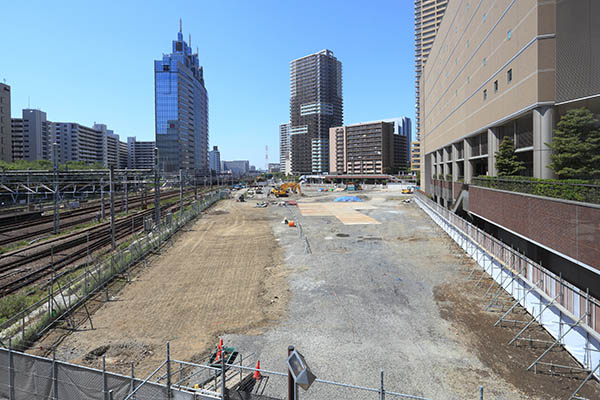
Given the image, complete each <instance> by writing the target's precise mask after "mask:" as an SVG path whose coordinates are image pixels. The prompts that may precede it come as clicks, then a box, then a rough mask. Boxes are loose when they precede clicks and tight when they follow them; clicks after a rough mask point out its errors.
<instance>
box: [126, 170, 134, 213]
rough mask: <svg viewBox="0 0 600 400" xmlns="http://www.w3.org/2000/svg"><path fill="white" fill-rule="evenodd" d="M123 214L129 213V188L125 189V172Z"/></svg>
mask: <svg viewBox="0 0 600 400" xmlns="http://www.w3.org/2000/svg"><path fill="white" fill-rule="evenodd" d="M134 190H135V187H134ZM125 213H126V214H128V213H129V188H128V187H127V172H125Z"/></svg>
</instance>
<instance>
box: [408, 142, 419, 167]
mask: <svg viewBox="0 0 600 400" xmlns="http://www.w3.org/2000/svg"><path fill="white" fill-rule="evenodd" d="M410 169H411V170H413V171H415V172H416V171H420V170H421V143H420V142H412V143H411V145H410Z"/></svg>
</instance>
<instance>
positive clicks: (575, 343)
mask: <svg viewBox="0 0 600 400" xmlns="http://www.w3.org/2000/svg"><path fill="white" fill-rule="evenodd" d="M416 200H417V204H418V205H419V206H420V207H421V208H422V209H423V210H424V211H425V212H426V213H427V214H428V215H429V216H430V217H431V218H432V219H433V220H434V221H435V222H436V223H437V224H438V225H440V226H441V227H442V228H443V229H444V230H445V231H446V232H447V233H448V234H449V235H450V236H451V238H452V239H453V240H454V241H456V242H457V243H458V244H459V246H461V247H462V248H463V249H465V251H467V253H468V254H469V255H470V256H471V257H472V258H473V259H475V261H476V262H477V264H478V265H479V266H481V267H482V268H483V269H484V274H488V275H489V276H490V277H491V278H492V279H493V280H495V281H496V282H497V283H499V284H500V287H501V288H502V289H504V291H506V292H508V294H510V295H511V296H512V297H513V298H514V299H515V300H516V302H515V303H514V305H513V307H511V309H509V311H508V312H510V311H512V310H513V309H514V307H516V306H517V305H521V306H523V307H524V308H525V309H526V310H527V311H528V312H529V313H530V314H531V315H532V320H531V321H530V323H529V324H528V325H527V326H529V325H530V324H531V323H532V322H533V321H537V322H538V323H539V324H540V325H542V326H543V327H544V328H545V329H546V331H547V332H548V333H549V334H550V335H551V336H552V337H553V338H555V339H556V341H555V342H554V344H553V345H552V346H554V345H555V344H561V345H562V346H563V347H564V348H565V349H566V350H567V351H568V352H569V353H570V354H571V355H572V356H573V358H574V359H575V360H577V361H578V362H579V363H580V364H581V365H582V366H583V368H582V371H584V372H589V373H590V375H589V376H591V375H592V374H594V373H595V371H597V367H596V366H597V365H598V364H600V334H599V333H600V321H599V317H600V301H598V300H597V299H595V298H594V297H592V296H590V294H589V291H588V290H584V289H581V288H578V287H576V286H574V285H572V284H570V283H569V282H567V281H565V280H564V279H562V277H561V276H558V275H556V274H554V273H552V272H551V271H549V270H547V269H546V268H544V267H543V266H542V265H540V264H538V263H536V262H535V261H533V260H531V259H529V258H528V257H526V256H525V255H524V254H522V253H520V252H519V251H518V250H515V249H513V248H511V247H510V246H508V245H507V244H505V243H503V242H502V241H500V240H498V239H496V238H495V237H494V236H492V235H490V234H489V233H487V232H485V231H483V230H481V229H479V228H478V227H476V226H474V225H472V224H471V223H469V222H468V221H466V220H464V219H463V218H461V217H460V216H458V215H456V214H454V213H453V212H451V211H450V210H448V209H446V208H444V207H442V206H440V205H439V204H437V203H435V202H433V201H432V200H431V199H429V198H428V197H427V196H426V195H425V194H424V193H421V192H418V193H417V194H416ZM482 277H483V274H482V275H481V277H480V280H481V279H482ZM491 304H492V303H491V302H490V305H491ZM542 306H543V307H542ZM488 307H489V306H488ZM508 312H507V314H508ZM550 315H554V316H555V317H553V318H550V317H549V316H550ZM505 316H506V314H505V315H504V316H503V317H502V318H504V317H505ZM556 316H558V318H556ZM502 318H501V319H502ZM499 321H500V320H499ZM573 327H577V329H576V330H575V329H572V328H573ZM524 329H526V328H524ZM524 329H523V330H524ZM521 333H522V332H520V333H519V334H517V336H516V337H515V338H514V339H513V341H514V340H516V339H518V337H519V336H520V334H521ZM513 341H511V343H512V342H513ZM545 354H546V353H544V354H543V355H542V356H540V358H538V359H537V360H536V361H535V362H534V363H533V364H531V365H530V366H529V368H528V369H530V368H532V367H534V368H535V367H536V364H537V363H538V362H540V359H541V357H543V356H544V355H545ZM542 364H544V363H541V362H540V365H542ZM558 367H560V366H558ZM589 376H588V378H589ZM596 377H598V376H596Z"/></svg>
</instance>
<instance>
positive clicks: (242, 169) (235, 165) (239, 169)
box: [223, 160, 250, 176]
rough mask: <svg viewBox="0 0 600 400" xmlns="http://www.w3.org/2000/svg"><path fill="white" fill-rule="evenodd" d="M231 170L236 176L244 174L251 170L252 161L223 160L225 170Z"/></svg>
mask: <svg viewBox="0 0 600 400" xmlns="http://www.w3.org/2000/svg"><path fill="white" fill-rule="evenodd" d="M225 171H231V173H232V174H233V175H234V176H243V175H246V174H247V173H248V172H249V171H250V161H248V160H235V161H223V172H225Z"/></svg>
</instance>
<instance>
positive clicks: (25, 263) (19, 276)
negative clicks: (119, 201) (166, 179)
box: [0, 193, 200, 296]
mask: <svg viewBox="0 0 600 400" xmlns="http://www.w3.org/2000/svg"><path fill="white" fill-rule="evenodd" d="M177 195H178V193H177ZM199 195H200V194H199ZM191 202H192V200H186V201H185V202H184V205H188V204H190V203H191ZM177 210H179V202H177V203H175V204H169V205H162V206H161V214H163V215H164V214H165V213H167V212H169V211H171V212H175V211H177ZM147 217H150V218H152V219H154V209H153V208H152V209H148V210H143V211H138V212H137V213H136V214H133V215H129V216H125V217H121V218H118V219H117V220H116V221H115V241H120V240H122V239H125V238H126V237H128V236H129V235H131V234H133V233H136V232H139V231H140V230H141V229H143V226H144V219H146V218H147ZM110 244H111V230H110V222H105V223H102V224H99V225H96V226H93V227H91V228H87V229H83V230H81V231H78V232H75V233H70V234H67V235H64V236H61V237H57V238H54V239H50V240H48V241H44V242H41V243H37V244H33V245H30V246H27V247H24V248H22V249H19V250H15V251H12V252H9V253H6V254H2V255H0V296H5V295H7V294H10V293H14V292H15V291H17V290H19V289H22V288H24V287H27V286H29V285H32V284H34V283H36V282H37V281H39V280H42V279H43V278H45V277H47V276H49V275H51V274H54V273H59V271H61V270H65V268H66V267H68V266H72V265H73V264H74V263H77V262H78V261H80V260H82V259H84V258H85V257H87V256H88V255H89V254H92V253H93V252H95V251H98V250H100V249H102V248H104V247H106V246H108V245H110ZM70 270H72V269H70ZM70 270H65V271H66V272H69V271H70ZM60 273H61V274H62V272H60Z"/></svg>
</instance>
